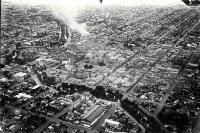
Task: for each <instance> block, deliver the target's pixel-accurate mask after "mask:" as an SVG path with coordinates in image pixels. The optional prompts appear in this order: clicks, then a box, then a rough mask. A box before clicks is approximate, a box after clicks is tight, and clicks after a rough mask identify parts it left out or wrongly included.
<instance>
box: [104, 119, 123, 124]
mask: <svg viewBox="0 0 200 133" xmlns="http://www.w3.org/2000/svg"><path fill="white" fill-rule="evenodd" d="M105 122H106V123H109V124H113V125H117V126H118V125H119V124H120V123H119V122H118V121H113V120H111V119H105Z"/></svg>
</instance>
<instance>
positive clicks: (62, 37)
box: [57, 21, 71, 46]
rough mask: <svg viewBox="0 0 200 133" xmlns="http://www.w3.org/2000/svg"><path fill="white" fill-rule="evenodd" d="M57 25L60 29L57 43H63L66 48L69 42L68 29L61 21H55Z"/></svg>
mask: <svg viewBox="0 0 200 133" xmlns="http://www.w3.org/2000/svg"><path fill="white" fill-rule="evenodd" d="M57 24H58V26H59V27H60V31H59V38H58V42H60V43H63V44H64V45H65V46H66V45H67V44H68V43H69V42H70V40H71V32H70V30H69V27H68V26H67V25H66V24H64V23H63V22H61V21H57Z"/></svg>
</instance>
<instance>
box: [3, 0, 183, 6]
mask: <svg viewBox="0 0 200 133" xmlns="http://www.w3.org/2000/svg"><path fill="white" fill-rule="evenodd" d="M5 1H9V2H17V3H22V4H32V5H33V4H34V5H38V4H42V5H44V4H45V5H60V4H61V3H62V5H76V6H82V5H99V6H103V5H128V6H131V5H142V4H146V5H180V4H181V5H182V4H183V2H182V1H181V0H103V3H102V4H100V2H99V0H5Z"/></svg>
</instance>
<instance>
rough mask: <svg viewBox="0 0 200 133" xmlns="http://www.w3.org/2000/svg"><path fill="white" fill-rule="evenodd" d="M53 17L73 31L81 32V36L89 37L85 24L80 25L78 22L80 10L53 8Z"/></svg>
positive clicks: (65, 7)
mask: <svg viewBox="0 0 200 133" xmlns="http://www.w3.org/2000/svg"><path fill="white" fill-rule="evenodd" d="M51 9H52V12H53V15H54V17H55V18H56V19H58V20H61V21H63V23H65V24H66V25H67V26H69V27H70V28H71V29H72V30H75V31H77V32H79V33H80V34H81V35H88V34H89V33H88V31H87V30H86V25H85V24H79V23H78V22H77V21H76V17H77V16H78V13H79V12H78V9H76V8H73V7H69V6H56V7H55V6H54V7H51Z"/></svg>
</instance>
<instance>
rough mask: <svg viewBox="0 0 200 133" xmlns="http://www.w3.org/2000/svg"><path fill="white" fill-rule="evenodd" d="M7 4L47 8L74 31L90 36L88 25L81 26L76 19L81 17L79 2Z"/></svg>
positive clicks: (20, 1)
mask: <svg viewBox="0 0 200 133" xmlns="http://www.w3.org/2000/svg"><path fill="white" fill-rule="evenodd" d="M4 1H7V2H11V3H15V4H21V5H25V6H37V5H41V6H45V7H47V8H49V9H51V11H52V12H53V15H54V17H55V18H57V19H59V20H62V21H63V22H64V23H65V24H66V25H67V26H69V27H70V28H71V29H72V30H75V31H77V32H79V33H80V34H81V35H88V34H89V33H88V31H87V30H86V25H84V24H79V23H78V22H77V21H76V18H77V17H78V15H79V8H80V7H79V6H78V5H79V3H80V2H79V1H78V0H4Z"/></svg>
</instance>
